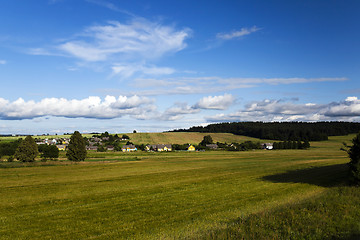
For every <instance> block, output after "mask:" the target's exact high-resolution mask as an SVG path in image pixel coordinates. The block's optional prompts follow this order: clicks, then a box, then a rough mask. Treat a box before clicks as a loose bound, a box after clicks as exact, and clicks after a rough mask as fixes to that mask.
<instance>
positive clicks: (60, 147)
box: [56, 144, 67, 151]
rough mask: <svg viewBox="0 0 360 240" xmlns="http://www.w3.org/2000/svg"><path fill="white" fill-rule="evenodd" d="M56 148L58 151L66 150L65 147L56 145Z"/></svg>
mask: <svg viewBox="0 0 360 240" xmlns="http://www.w3.org/2000/svg"><path fill="white" fill-rule="evenodd" d="M56 147H57V148H58V149H59V150H60V151H65V150H66V148H67V145H63V144H61V145H56Z"/></svg>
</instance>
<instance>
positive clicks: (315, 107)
mask: <svg viewBox="0 0 360 240" xmlns="http://www.w3.org/2000/svg"><path fill="white" fill-rule="evenodd" d="M359 119H360V100H358V98H357V97H348V98H346V100H344V101H340V102H332V103H328V104H315V103H305V104H295V103H293V102H287V101H283V100H264V101H254V102H251V103H249V104H247V105H246V106H245V108H244V109H243V110H239V111H237V112H235V113H230V114H223V113H221V114H217V115H215V116H210V117H207V120H208V121H209V122H224V121H225V122H227V121H266V122H271V121H330V120H335V121H353V120H357V121H358V120H359Z"/></svg>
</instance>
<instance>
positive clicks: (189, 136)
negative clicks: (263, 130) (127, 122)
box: [127, 132, 259, 144]
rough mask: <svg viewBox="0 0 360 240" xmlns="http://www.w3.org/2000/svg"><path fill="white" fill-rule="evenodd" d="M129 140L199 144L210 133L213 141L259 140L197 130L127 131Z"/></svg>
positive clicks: (151, 142) (140, 142)
mask: <svg viewBox="0 0 360 240" xmlns="http://www.w3.org/2000/svg"><path fill="white" fill-rule="evenodd" d="M127 135H128V136H129V137H130V139H131V141H132V142H133V143H136V144H158V143H162V144H166V143H172V144H185V143H190V144H199V142H201V140H203V137H204V136H206V135H210V136H211V137H212V139H213V141H214V142H223V143H224V142H227V143H233V142H236V143H242V142H245V141H259V139H257V138H252V137H245V136H239V135H235V134H232V133H198V132H166V133H129V134H127Z"/></svg>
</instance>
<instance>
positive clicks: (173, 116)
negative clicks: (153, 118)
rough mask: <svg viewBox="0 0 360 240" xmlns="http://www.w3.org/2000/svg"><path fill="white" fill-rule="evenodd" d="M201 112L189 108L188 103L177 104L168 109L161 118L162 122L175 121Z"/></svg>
mask: <svg viewBox="0 0 360 240" xmlns="http://www.w3.org/2000/svg"><path fill="white" fill-rule="evenodd" d="M198 112H200V109H196V108H194V107H193V106H189V105H187V104H186V103H177V104H175V106H173V107H171V108H168V109H167V110H166V111H165V112H164V113H163V114H162V115H161V116H160V120H165V121H175V120H179V119H181V118H182V117H183V116H184V115H187V114H195V113H198Z"/></svg>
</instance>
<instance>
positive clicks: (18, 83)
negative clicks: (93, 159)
mask: <svg viewBox="0 0 360 240" xmlns="http://www.w3.org/2000/svg"><path fill="white" fill-rule="evenodd" d="M359 10H360V2H359V1H355V0H354V1H351V0H349V1H342V0H339V1H334V0H332V1H331V0H326V1H325V0H324V1H322V0H319V1H306V0H301V1H300V0H299V1H297V0H294V1H265V0H264V1H240V0H239V1H209V0H208V1H186V0H185V1H145V0H141V1H140V0H134V1H115V0H38V1H23V0H4V1H2V2H1V4H0V21H1V23H2V24H0V79H1V94H0V134H8V133H27V134H42V133H50V134H53V133H59V134H61V133H65V132H73V131H75V130H79V131H81V132H104V131H109V132H112V133H115V132H117V133H123V132H131V131H132V130H134V129H136V130H137V131H140V132H158V131H165V130H171V129H175V128H188V127H191V126H195V125H206V124H209V123H215V122H228V121H333V120H334V121H359V120H360V96H359V93H360V82H359V80H360V79H359V76H360V70H359V69H360V44H359V43H360V31H359V23H360V15H359V14H358V13H359Z"/></svg>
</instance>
